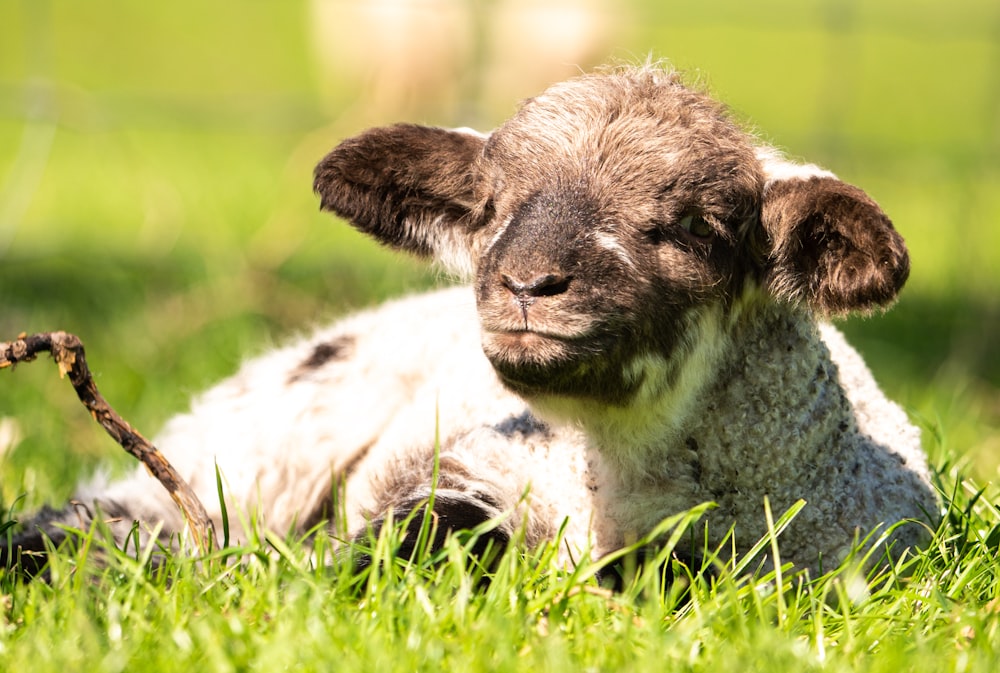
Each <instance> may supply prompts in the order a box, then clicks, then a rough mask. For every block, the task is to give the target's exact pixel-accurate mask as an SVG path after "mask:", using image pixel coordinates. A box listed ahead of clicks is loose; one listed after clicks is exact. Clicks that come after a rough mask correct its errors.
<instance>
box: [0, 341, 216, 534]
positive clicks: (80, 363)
mask: <svg viewBox="0 0 1000 673" xmlns="http://www.w3.org/2000/svg"><path fill="white" fill-rule="evenodd" d="M43 352H48V353H51V354H52V358H53V359H54V360H55V361H56V365H58V367H59V376H60V377H65V376H66V375H67V374H68V375H69V380H70V383H72V384H73V389H74V390H76V394H77V397H79V398H80V401H81V402H83V404H84V406H85V407H87V409H88V410H89V411H90V415H91V416H92V417H93V418H94V420H95V421H97V422H98V423H100V425H101V427H102V428H104V430H105V431H106V432H107V433H108V434H109V435H111V437H112V438H113V439H114V440H115V441H116V442H118V443H119V444H120V445H121V447H122V448H123V449H125V450H126V451H127V452H128V453H129V454H131V455H132V456H135V457H136V458H138V459H139V460H140V461H142V463H143V465H145V466H146V468H147V469H148V470H149V471H150V472H151V473H152V475H153V476H154V477H156V478H157V479H158V480H159V482H160V483H161V484H163V487H164V488H165V489H167V492H168V493H169V494H170V497H171V498H173V500H174V502H175V503H177V506H178V507H180V509H181V512H183V514H184V517H185V519H187V522H188V526H190V528H191V534H192V536H193V537H194V541H195V544H196V545H197V546H198V548H199V549H200V550H201V551H202V552H203V553H207V552H209V551H210V550H212V549H214V548H217V544H216V540H215V530H214V528H213V526H212V522H211V520H210V519H209V518H208V513H207V512H206V511H205V506H204V505H202V503H201V500H199V499H198V496H196V495H195V494H194V491H192V490H191V487H190V486H188V484H187V482H186V481H184V479H183V478H182V477H181V476H180V475H179V474H178V473H177V470H175V469H174V467H173V466H172V465H171V464H170V463H169V462H168V461H167V459H166V458H164V457H163V454H162V453H160V451H159V450H158V449H157V448H156V447H155V446H153V445H152V444H151V443H150V442H149V441H148V440H147V439H146V438H145V437H143V436H142V435H141V434H139V432H137V431H136V430H135V429H133V428H132V426H131V425H129V424H128V422H126V421H125V420H124V419H123V418H122V417H121V416H119V415H118V414H117V413H116V412H115V410H114V409H112V408H111V405H109V404H108V403H107V401H106V400H105V399H104V397H103V396H102V395H101V393H100V392H98V390H97V384H95V383H94V377H93V376H91V374H90V369H89V368H88V367H87V360H86V358H85V357H84V352H83V344H82V343H81V342H80V339H79V338H78V337H77V336H76V335H74V334H68V333H66V332H43V333H40V334H32V335H31V336H27V335H25V334H21V335H20V336H19V337H18V338H17V339H16V340H15V341H10V342H6V343H0V369H4V368H6V367H13V366H14V365H16V364H18V363H20V362H30V361H32V360H34V359H35V358H36V357H37V356H38V354H39V353H43Z"/></svg>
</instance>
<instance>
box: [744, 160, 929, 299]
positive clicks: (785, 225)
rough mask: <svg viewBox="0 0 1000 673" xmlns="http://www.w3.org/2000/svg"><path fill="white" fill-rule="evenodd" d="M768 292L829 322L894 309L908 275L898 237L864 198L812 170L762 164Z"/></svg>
mask: <svg viewBox="0 0 1000 673" xmlns="http://www.w3.org/2000/svg"><path fill="white" fill-rule="evenodd" d="M762 165H763V167H764V172H765V177H766V179H767V182H766V187H765V192H764V199H763V203H762V207H761V225H762V233H763V234H764V237H763V238H764V240H763V241H759V242H758V243H757V244H756V245H755V247H756V248H757V250H758V251H759V252H760V253H762V254H761V257H762V258H763V259H762V262H763V267H764V268H763V276H764V284H765V287H766V288H767V289H768V290H769V291H770V292H771V293H772V295H774V296H775V297H776V298H778V299H781V300H785V301H792V302H802V303H806V304H808V305H809V306H811V307H812V308H813V309H814V310H816V311H818V312H820V313H824V314H827V315H837V314H841V315H842V314H846V313H849V312H852V311H862V312H867V311H871V310H873V309H876V308H879V307H884V306H887V305H889V304H891V303H892V302H893V300H894V299H895V298H896V296H897V294H898V293H899V291H900V289H901V288H902V287H903V284H904V283H905V282H906V278H907V276H908V275H909V273H910V260H909V256H908V255H907V252H906V245H905V244H904V243H903V238H902V237H901V236H900V235H899V234H898V233H897V232H896V230H895V229H894V228H893V226H892V222H890V221H889V218H888V217H887V216H886V215H885V213H884V212H882V209H881V208H879V206H878V204H877V203H875V201H873V200H872V199H871V197H869V196H868V195H867V194H866V193H865V192H863V191H862V190H860V189H858V188H857V187H854V186H852V185H849V184H847V183H845V182H841V181H840V180H838V179H837V178H836V177H835V176H833V174H832V173H828V172H826V171H822V170H820V169H817V168H816V167H815V166H799V167H798V169H797V170H790V168H789V167H794V166H795V164H789V163H787V162H776V163H772V164H770V165H769V164H768V162H767V161H763V162H762Z"/></svg>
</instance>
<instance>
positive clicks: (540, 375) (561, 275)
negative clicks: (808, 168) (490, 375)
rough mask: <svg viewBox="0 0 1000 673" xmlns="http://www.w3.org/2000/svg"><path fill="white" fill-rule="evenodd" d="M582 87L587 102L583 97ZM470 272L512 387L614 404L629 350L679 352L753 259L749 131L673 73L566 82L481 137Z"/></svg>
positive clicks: (621, 400) (631, 355)
mask: <svg viewBox="0 0 1000 673" xmlns="http://www.w3.org/2000/svg"><path fill="white" fill-rule="evenodd" d="M582 100H586V105H582V104H579V101H582ZM477 168H478V170H479V180H480V184H479V187H478V190H479V197H480V200H481V203H482V206H481V208H482V210H483V211H484V213H488V214H489V215H491V217H490V222H489V224H488V225H487V243H486V245H485V246H484V249H483V250H482V252H481V253H480V257H479V264H478V268H477V272H476V278H475V289H476V297H477V301H478V307H479V314H480V320H481V324H482V329H483V335H482V339H483V349H484V351H485V353H486V355H487V357H488V358H489V359H490V362H491V363H492V364H493V366H494V368H495V369H496V371H497V373H498V374H499V375H500V377H501V379H502V380H503V381H504V382H505V383H506V384H507V385H508V386H509V387H510V388H512V389H513V390H514V391H515V392H517V393H520V394H522V395H525V396H528V397H531V396H533V395H538V394H542V395H557V396H569V397H585V398H592V399H596V400H600V401H603V402H608V403H612V404H625V403H627V402H628V401H629V400H630V399H631V398H632V396H633V394H634V393H635V391H636V390H637V389H638V388H639V387H640V386H641V385H642V384H643V382H644V381H643V379H644V376H645V374H644V372H642V371H641V369H639V370H637V369H636V367H635V366H634V363H636V362H638V361H639V360H640V359H642V358H644V357H647V356H655V357H658V358H660V359H661V360H662V361H665V362H666V363H667V364H668V365H669V363H672V362H673V363H676V362H679V361H680V359H681V358H680V356H682V355H683V353H681V352H680V351H683V350H684V349H685V347H686V346H687V344H685V339H684V337H685V333H686V330H687V326H688V325H689V324H690V323H691V321H692V320H693V319H695V317H696V316H695V315H694V314H695V313H696V312H698V311H699V310H704V308H705V307H707V306H722V307H725V306H727V305H728V304H729V302H731V300H732V299H733V297H734V296H736V295H738V294H739V292H740V290H741V289H742V286H743V283H744V281H745V279H746V277H747V274H748V273H749V271H750V270H749V268H748V267H747V266H746V263H745V262H744V261H743V260H745V259H746V257H747V256H746V255H743V254H740V250H739V249H740V247H741V238H742V234H743V233H744V232H745V230H746V228H747V227H749V226H751V225H753V223H754V218H755V214H756V212H757V209H758V207H759V206H758V204H759V198H760V192H761V189H762V178H761V176H760V173H759V168H758V165H757V163H756V161H755V160H754V154H753V150H752V148H751V146H750V145H749V143H748V142H747V140H746V138H745V135H744V134H743V133H742V132H741V131H739V130H738V129H737V128H735V127H734V126H733V125H732V124H731V123H730V122H728V121H727V120H726V119H725V117H724V115H723V114H722V113H721V111H720V110H719V108H718V107H717V106H716V105H715V104H714V103H712V102H711V101H709V100H707V99H705V98H704V97H703V96H701V95H700V94H696V93H693V92H691V91H689V90H687V89H683V88H681V87H679V86H669V85H667V86H664V85H663V84H662V83H661V84H659V85H655V84H654V83H653V82H652V81H649V82H646V83H645V86H642V85H641V84H640V85H637V84H636V82H634V81H630V82H628V83H627V84H624V83H619V82H617V81H615V80H608V79H603V78H602V79H595V80H587V79H583V80H575V81H574V82H571V83H568V84H567V85H563V86H561V87H556V88H554V89H550V90H549V91H548V92H546V94H545V95H544V96H542V97H540V98H537V99H534V100H532V101H529V102H528V103H527V104H526V105H525V106H524V107H523V108H522V110H521V111H520V112H519V113H518V115H517V116H515V117H514V118H513V119H512V120H511V121H509V122H508V123H507V124H505V125H504V126H503V127H501V128H500V129H498V130H497V131H496V132H495V133H494V134H493V135H492V136H491V138H490V140H489V141H488V142H487V144H486V147H485V149H484V152H483V155H482V159H481V161H480V162H479V164H478V167H477Z"/></svg>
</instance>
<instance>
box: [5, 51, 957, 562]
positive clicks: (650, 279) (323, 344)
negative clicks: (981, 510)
mask: <svg viewBox="0 0 1000 673" xmlns="http://www.w3.org/2000/svg"><path fill="white" fill-rule="evenodd" d="M314 188H315V190H316V192H317V193H318V195H319V196H320V199H321V207H322V208H323V209H324V210H327V211H331V212H333V213H335V214H336V215H339V216H340V217H342V218H343V219H345V220H347V221H349V222H350V223H351V224H352V225H353V226H354V227H356V228H358V229H360V230H361V231H364V232H366V233H368V234H369V235H371V236H372V237H374V238H375V239H377V240H379V241H381V242H382V243H384V244H386V245H389V246H392V247H394V248H397V249H400V250H405V251H408V252H411V253H415V254H417V255H421V256H425V257H432V258H434V259H435V260H437V261H438V262H439V263H441V264H442V265H444V266H445V267H446V268H447V269H450V270H452V271H453V272H455V273H458V274H462V275H464V276H466V277H468V278H470V279H471V287H470V286H468V285H466V286H459V287H456V288H452V289H445V290H441V291H436V292H430V293H428V294H424V295H419V296H414V297H410V298H404V299H400V300H396V301H394V302H390V303H387V304H385V305H383V306H381V307H379V308H375V309H372V310H369V311H367V312H363V313H360V314H357V315H355V316H353V317H349V318H347V319H344V320H342V321H341V322H339V323H337V324H335V325H333V326H332V327H329V328H326V329H322V330H319V331H318V332H316V333H315V334H313V335H311V336H309V337H308V338H305V339H303V340H301V341H299V342H298V343H295V344H292V345H290V346H287V347H285V348H282V349H280V350H276V351H273V352H270V353H267V354H265V355H263V356H262V357H259V358H258V359H256V360H252V361H250V362H248V363H247V364H246V365H244V367H243V368H242V369H241V370H240V371H239V372H238V373H237V374H236V375H235V376H234V377H232V378H231V379H229V380H227V381H224V382H222V383H221V384H219V385H218V386H216V387H215V388H213V389H211V390H209V391H208V392H207V393H206V394H204V395H203V396H202V397H201V398H200V399H199V400H197V401H196V402H195V404H194V406H193V408H192V410H191V411H190V412H189V413H187V414H183V415H180V416H178V417H176V418H174V419H173V420H171V421H170V422H169V423H168V424H167V426H166V428H165V429H164V430H163V432H162V433H161V434H160V436H159V437H158V439H157V441H156V443H157V445H158V446H159V447H160V448H161V450H162V451H163V452H164V454H165V455H166V456H167V457H168V458H169V459H170V460H171V461H172V462H173V463H174V464H175V466H176V467H177V468H178V469H179V470H180V471H181V472H182V474H184V475H185V477H186V478H187V479H188V480H189V482H190V484H191V485H192V487H193V488H194V489H195V491H196V492H197V493H198V494H199V495H200V497H201V498H202V500H203V501H204V503H205V504H206V505H207V506H209V508H210V510H211V509H212V508H213V507H214V512H213V515H214V516H215V517H216V518H217V519H218V518H219V517H220V516H221V512H220V508H219V505H218V503H217V496H216V484H215V474H216V472H215V465H216V464H218V466H219V470H220V471H221V474H222V475H223V477H224V480H225V486H226V488H225V492H226V497H227V498H228V503H227V504H228V507H229V508H230V511H242V512H246V513H250V514H257V515H259V516H260V517H261V518H262V520H263V522H264V525H265V526H266V527H268V528H269V529H273V530H275V531H278V532H281V533H285V532H287V531H289V530H290V529H295V530H299V531H304V530H308V529H310V528H312V527H314V526H316V525H317V524H319V523H320V522H329V523H328V525H329V527H330V530H331V531H333V532H334V533H335V536H336V537H337V538H338V539H340V538H348V539H350V538H351V537H356V536H359V535H364V534H365V531H366V530H368V529H370V528H374V529H375V530H378V529H379V528H380V527H381V526H382V525H384V523H385V521H386V520H388V519H389V517H390V516H392V517H394V518H395V520H401V519H403V518H404V517H406V515H407V514H408V513H410V512H414V511H415V510H418V509H419V508H422V507H425V506H426V504H427V502H428V498H429V496H430V494H431V491H432V489H434V500H433V514H434V516H435V519H436V521H437V522H438V524H439V529H438V530H439V532H440V534H441V535H439V537H438V539H437V540H436V543H438V544H440V543H441V539H442V538H443V535H444V534H445V533H447V532H448V531H452V530H458V529H466V528H470V527H474V526H477V525H479V524H481V523H484V522H488V521H494V522H496V525H495V526H494V527H493V528H492V529H491V530H490V531H489V532H488V533H487V534H486V535H485V536H484V538H483V541H484V542H489V543H493V544H498V545H503V544H507V543H509V542H510V541H511V540H512V539H514V536H515V532H516V531H518V530H520V533H521V535H522V537H521V538H519V539H523V540H524V542H525V544H527V545H537V544H540V543H542V542H543V541H546V540H551V539H553V537H554V536H555V535H556V534H557V532H558V531H560V529H561V527H562V535H563V539H562V546H561V549H562V550H563V553H564V554H565V560H566V562H567V563H569V562H573V560H577V561H579V559H581V558H586V555H588V554H589V555H590V556H591V557H592V558H597V557H600V556H602V555H603V554H606V553H608V552H610V551H613V550H615V549H618V548H620V547H622V546H623V545H624V544H626V543H628V542H629V541H631V540H634V539H636V538H638V537H641V536H643V535H644V534H646V533H648V532H649V531H651V530H653V529H654V528H655V527H656V526H657V524H658V523H659V522H660V521H661V520H662V519H664V518H665V517H668V516H670V515H673V514H676V513H678V512H682V511H685V510H687V509H689V508H692V507H694V506H696V505H698V504H700V503H704V502H709V501H711V502H714V503H716V504H717V507H716V508H715V509H713V510H712V511H711V512H710V513H709V514H707V519H706V521H705V522H704V525H705V529H704V538H705V539H704V540H703V543H704V547H705V548H708V549H712V548H714V547H717V546H719V545H721V544H722V542H723V540H724V539H725V538H726V536H727V534H728V533H729V531H730V529H731V527H732V530H733V545H732V546H733V548H734V549H735V550H736V551H737V552H738V553H744V552H746V551H747V549H748V548H749V547H750V546H751V545H752V544H753V543H754V542H756V541H757V540H758V539H759V538H760V537H761V536H762V535H764V534H765V532H766V519H765V516H764V513H763V503H764V500H765V498H766V499H767V500H768V501H769V502H770V506H771V508H772V510H773V511H775V512H781V511H784V510H786V509H787V508H789V507H791V506H792V505H793V504H794V503H795V502H796V501H798V500H799V499H805V500H806V501H807V504H806V505H805V507H804V508H803V509H802V510H801V511H800V512H799V514H798V515H797V516H796V517H795V519H794V520H793V521H792V523H791V525H790V526H789V528H788V529H787V530H786V531H785V532H784V533H783V535H782V537H781V539H780V543H781V553H782V560H783V561H790V562H792V563H793V564H795V566H796V567H797V568H807V569H810V570H811V571H813V572H817V571H819V570H821V569H822V568H824V567H832V566H834V565H836V564H837V563H838V562H840V560H842V559H844V558H845V557H846V555H847V554H849V553H850V552H851V550H852V547H853V546H854V545H855V544H856V543H857V542H858V540H860V539H864V538H865V536H866V535H867V534H868V533H870V532H871V531H874V530H880V531H883V532H886V533H887V534H886V535H885V536H884V537H883V538H882V539H883V540H884V541H885V542H886V549H887V552H888V554H889V555H890V558H898V557H899V556H900V554H902V553H903V550H905V549H909V548H914V547H918V546H919V545H921V544H922V543H923V542H925V541H926V539H927V535H928V530H929V525H930V526H932V525H933V523H934V519H935V517H936V513H937V510H938V501H937V497H936V494H935V491H934V489H933V488H932V486H931V483H930V476H929V472H928V467H927V463H926V459H925V457H924V455H923V453H922V451H921V448H920V437H919V432H918V430H917V429H916V428H915V427H914V426H913V425H912V424H910V422H909V421H908V419H907V417H906V415H905V414H904V412H903V411H902V410H901V409H900V408H899V407H898V406H897V405H896V404H894V403H893V402H891V401H889V400H888V399H887V398H886V397H885V396H884V395H883V393H882V392H881V391H880V390H879V388H878V387H877V385H876V384H875V382H874V381H873V379H872V376H871V374H870V373H869V371H868V370H867V368H866V367H865V365H864V363H863V361H862V359H861V357H860V356H859V355H858V354H857V353H856V352H855V351H854V350H852V349H851V347H850V346H849V345H848V344H847V343H846V341H845V340H844V338H843V337H842V335H841V334H840V333H839V332H838V331H837V330H836V329H835V328H834V327H832V326H830V325H829V324H826V323H825V322H824V319H825V318H827V317H829V316H838V315H844V314H847V313H850V312H870V311H873V310H875V309H878V308H880V307H884V306H887V305H888V304H890V303H891V302H892V301H893V300H894V299H895V297H896V296H897V294H898V292H899V290H900V289H901V287H902V285H903V284H904V282H905V280H906V278H907V275H908V271H909V261H908V256H907V252H906V248H905V245H904V243H903V240H902V238H901V237H900V236H899V235H898V233H897V232H896V231H895V230H894V228H893V226H892V224H891V222H890V220H889V219H888V218H887V217H886V215H885V214H884V213H883V212H882V210H881V209H880V208H879V206H878V205H877V204H876V203H875V202H874V201H873V200H872V199H871V198H870V197H869V196H868V195H866V194H865V193H864V192H863V191H861V190H860V189H858V188H856V187H853V186H851V185H848V184H846V183H844V182H842V181H840V180H839V179H837V178H836V177H835V176H834V175H833V174H832V173H829V172H827V171H824V170H822V169H820V168H817V167H815V166H812V165H798V164H795V163H792V162H790V161H788V160H786V159H785V158H783V157H782V155H781V154H780V153H779V152H777V151H776V150H774V149H773V148H770V147H767V146H764V145H762V144H760V143H758V142H757V141H756V139H755V138H754V137H752V136H751V135H749V134H748V133H746V132H745V131H743V130H741V129H740V128H739V127H738V126H737V125H736V124H735V123H734V122H733V121H732V120H731V118H730V116H729V115H728V113H727V111H726V110H725V109H724V108H723V107H722V106H721V105H720V104H718V103H717V102H715V101H714V100H713V99H711V98H710V97H709V96H708V95H707V94H705V93H703V92H701V91H698V90H695V89H693V88H689V87H688V86H685V85H684V84H683V83H682V79H681V76H680V75H679V74H677V73H675V72H672V71H670V70H668V69H666V68H664V67H661V66H655V65H647V66H642V67H628V68H619V69H616V70H609V71H606V72H600V73H596V74H589V75H582V76H580V77H578V78H575V79H572V80H570V81H567V82H564V83H561V84H556V85H554V86H552V87H551V88H549V89H548V90H547V91H545V92H544V93H542V94H541V95H539V96H538V97H536V98H533V99H530V100H528V101H526V102H525V103H524V104H523V105H522V106H521V108H520V109H519V111H518V112H517V113H516V114H515V115H514V116H513V117H512V118H511V119H510V120H509V121H507V122H506V123H505V124H503V125H502V126H500V127H499V128H498V129H496V130H495V131H493V132H492V133H491V134H488V135H482V134H478V133H475V132H472V131H468V130H446V129H441V128H431V127H426V126H417V125H408V124H400V125H396V126H390V127H383V128H375V129H371V130H369V131H366V132H364V133H362V134H361V135H359V136H357V137H354V138H350V139H348V140H345V141H344V142H342V143H341V144H340V145H338V146H337V147H335V148H334V149H333V150H332V151H331V152H330V153H329V154H328V155H327V156H326V157H325V158H324V159H323V160H322V161H321V162H320V163H319V165H318V166H317V168H316V171H315V182H314ZM436 438H437V439H436ZM435 456H436V457H437V463H438V473H437V481H436V482H435V481H434V464H435ZM338 485H339V486H338ZM335 491H339V493H338V494H337V495H338V498H337V505H336V507H334V506H333V501H334V498H333V494H334V492H335ZM75 501H76V503H77V504H75V505H69V506H67V507H66V508H64V509H62V510H59V511H55V510H48V511H46V512H43V513H42V514H41V515H39V516H38V517H36V518H35V519H34V520H30V521H29V522H28V523H27V525H26V526H25V530H24V532H23V533H22V534H20V535H19V536H17V537H16V538H15V539H14V541H13V545H12V547H11V549H9V550H5V559H4V561H5V563H6V564H8V565H9V564H12V563H14V562H15V561H16V559H17V557H18V555H19V554H20V555H21V557H22V561H21V562H22V564H30V563H35V564H36V566H37V564H38V563H41V562H44V559H43V558H42V559H38V558H37V557H34V556H32V555H30V554H25V552H32V551H34V552H39V551H41V550H43V549H44V545H43V544H42V540H43V536H49V537H51V538H53V539H55V540H58V539H59V538H61V537H62V536H63V535H64V533H63V532H62V530H61V528H59V524H69V525H76V526H86V525H88V524H89V522H90V520H91V519H92V517H94V516H97V515H98V513H100V514H101V515H102V516H105V517H109V520H110V521H112V523H111V526H112V529H113V531H114V532H115V534H116V535H117V536H119V537H121V536H124V535H125V534H126V533H127V531H128V530H129V529H130V528H131V527H132V522H133V521H139V522H141V525H140V530H141V531H142V532H143V534H144V535H150V534H151V532H152V531H158V534H159V535H160V536H161V537H163V538H167V537H168V536H175V535H177V534H178V533H180V532H181V531H182V530H183V521H182V520H181V518H180V516H179V514H178V513H177V512H176V511H175V509H174V508H173V505H172V503H171V501H170V500H169V498H168V497H167V495H166V494H165V493H164V492H163V491H162V489H159V488H157V487H156V486H155V485H154V484H152V483H151V481H150V478H149V477H148V476H147V475H146V474H145V473H144V471H142V470H138V471H137V472H136V473H135V474H134V475H133V476H131V477H129V478H127V479H125V480H123V481H119V482H116V483H111V484H92V485H90V486H87V487H85V488H83V489H82V490H81V491H80V493H79V495H78V496H77V498H76V499H75ZM80 503H83V504H80ZM421 521H422V519H421V517H420V516H417V517H415V518H414V519H413V524H412V525H413V526H419V525H420V523H421ZM411 532H412V531H411ZM235 533H236V536H237V537H239V536H241V535H245V534H246V531H242V530H240V529H238V530H237V531H235ZM699 534H700V535H701V533H699ZM413 538H414V536H413V535H408V536H406V537H405V538H404V542H403V548H402V549H400V550H399V551H400V553H401V554H406V553H408V552H409V551H411V550H412V548H411V547H408V546H407V545H412V540H413ZM695 555H697V553H695ZM877 557H878V555H874V556H873V558H877ZM695 560H696V559H695ZM36 570H37V567H36Z"/></svg>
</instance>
